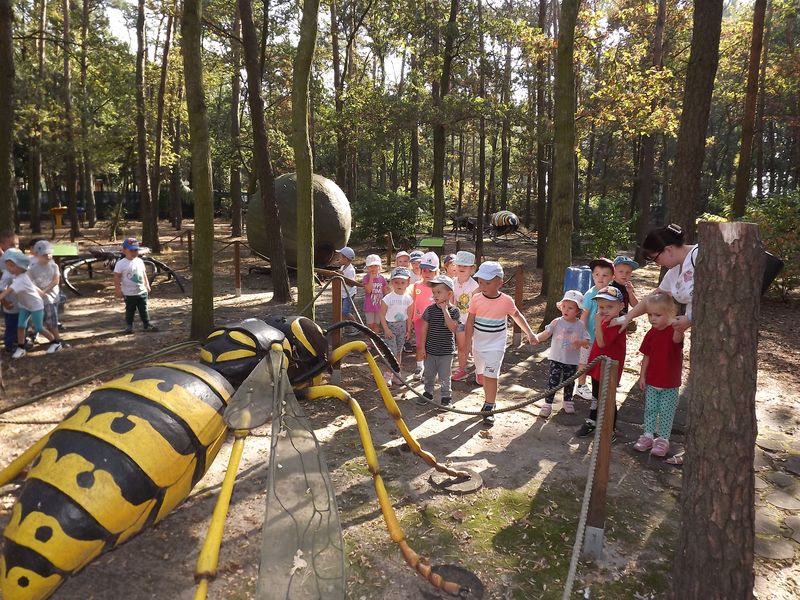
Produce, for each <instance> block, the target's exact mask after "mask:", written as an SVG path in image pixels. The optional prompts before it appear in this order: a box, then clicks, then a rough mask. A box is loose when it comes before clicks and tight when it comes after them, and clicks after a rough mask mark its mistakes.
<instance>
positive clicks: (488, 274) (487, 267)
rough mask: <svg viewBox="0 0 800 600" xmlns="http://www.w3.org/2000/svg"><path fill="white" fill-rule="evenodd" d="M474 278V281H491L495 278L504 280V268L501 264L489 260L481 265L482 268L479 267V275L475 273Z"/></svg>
mask: <svg viewBox="0 0 800 600" xmlns="http://www.w3.org/2000/svg"><path fill="white" fill-rule="evenodd" d="M472 277H473V279H485V280H486V281H491V280H492V279H494V278H495V277H499V278H500V279H502V278H503V267H502V265H501V264H500V263H499V262H495V261H493V260H487V261H486V262H484V263H481V266H480V267H478V271H477V273H475V275H473V276H472Z"/></svg>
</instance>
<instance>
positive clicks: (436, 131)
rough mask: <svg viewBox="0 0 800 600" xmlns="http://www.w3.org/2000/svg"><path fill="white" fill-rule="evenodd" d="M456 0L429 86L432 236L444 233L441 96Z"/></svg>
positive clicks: (448, 66) (449, 58)
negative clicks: (438, 66) (439, 62)
mask: <svg viewBox="0 0 800 600" xmlns="http://www.w3.org/2000/svg"><path fill="white" fill-rule="evenodd" d="M457 17H458V0H450V16H449V17H448V19H447V25H446V27H445V32H444V56H443V57H442V72H441V77H440V79H439V85H438V86H434V88H433V105H434V115H435V116H434V123H433V235H435V236H442V235H444V213H445V197H444V161H445V154H446V143H447V138H446V136H447V124H446V121H445V115H444V112H445V111H444V99H445V98H446V97H447V94H449V93H450V79H451V71H452V66H453V58H454V55H453V53H454V46H455V39H456V36H457V35H458V25H457V24H456V19H457Z"/></svg>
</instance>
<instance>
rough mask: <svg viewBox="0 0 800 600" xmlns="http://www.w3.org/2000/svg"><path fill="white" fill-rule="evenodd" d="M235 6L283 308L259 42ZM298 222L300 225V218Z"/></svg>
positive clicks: (243, 6) (248, 15) (285, 291)
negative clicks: (239, 24) (240, 23)
mask: <svg viewBox="0 0 800 600" xmlns="http://www.w3.org/2000/svg"><path fill="white" fill-rule="evenodd" d="M238 3H239V18H240V19H241V22H242V45H243V50H244V64H245V70H246V71H247V101H248V104H249V106H250V121H251V124H252V127H253V159H254V163H255V170H256V175H257V177H258V189H259V194H260V195H261V202H262V203H263V205H264V215H265V224H267V226H268V227H269V228H270V230H271V231H272V232H274V233H273V234H272V235H268V236H267V244H269V252H270V272H271V277H272V299H273V301H274V302H279V303H281V304H285V303H286V302H289V301H291V299H292V294H291V290H290V289H289V273H288V271H287V269H286V253H285V251H284V249H283V235H282V234H281V227H280V222H281V221H280V215H279V212H278V203H277V201H276V200H275V175H274V173H273V172H272V159H271V156H270V147H269V138H268V137H267V127H266V123H265V122H264V101H263V99H262V98H261V76H260V72H259V67H258V38H257V37H256V27H255V24H254V22H253V9H252V5H251V2H250V0H238ZM298 188H299V183H298ZM298 198H299V195H298ZM297 220H298V222H299V221H300V215H299V214H298V218H297ZM298 254H299V252H298ZM312 257H313V253H312ZM298 266H299V265H298Z"/></svg>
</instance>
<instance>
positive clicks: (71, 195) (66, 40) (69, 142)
mask: <svg viewBox="0 0 800 600" xmlns="http://www.w3.org/2000/svg"><path fill="white" fill-rule="evenodd" d="M62 8H63V12H64V35H63V38H62V39H63V50H64V73H63V75H64V90H63V91H64V138H65V140H64V141H65V144H66V150H65V152H64V163H65V169H64V170H65V177H66V188H67V207H68V213H69V221H70V229H69V234H70V239H71V240H73V241H74V240H75V238H76V237H77V236H79V235H80V233H81V232H80V228H79V227H78V173H77V168H76V165H75V126H74V119H73V115H72V73H71V66H70V62H71V61H70V57H71V56H72V48H71V46H72V32H71V30H70V16H71V15H70V2H69V0H63V2H62Z"/></svg>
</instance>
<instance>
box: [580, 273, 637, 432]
mask: <svg viewBox="0 0 800 600" xmlns="http://www.w3.org/2000/svg"><path fill="white" fill-rule="evenodd" d="M592 302H597V314H595V316H594V343H593V344H592V349H591V350H590V351H589V359H588V362H592V361H593V360H594V359H595V358H597V357H598V356H608V357H609V358H612V359H614V360H616V361H617V362H618V363H619V373H622V369H623V367H624V366H625V339H626V331H625V330H624V329H623V330H622V331H620V327H619V326H617V325H615V324H614V323H613V320H614V319H616V318H617V317H618V316H619V314H620V313H621V312H622V307H623V300H622V292H621V291H619V290H618V289H617V288H615V287H612V286H608V287H604V288H603V289H601V290H600V291H599V292H597V294H596V295H595V297H594V298H592ZM584 308H586V307H584ZM602 368H603V364H602V363H597V364H596V365H595V366H594V367H592V370H591V371H589V373H588V374H589V376H590V377H591V378H592V406H591V410H590V411H589V418H588V419H586V421H585V422H584V423H583V425H581V427H580V429H578V431H576V432H575V435H577V436H578V437H586V436H587V435H589V434H590V433H592V432H593V431H594V430H595V428H596V427H597V399H598V398H599V397H600V377H601V373H602ZM614 391H615V392H616V390H614ZM606 418H608V415H606ZM616 425H617V405H616V403H615V404H614V428H615V430H616ZM614 435H615V436H616V431H615V433H614ZM612 441H613V439H612Z"/></svg>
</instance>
